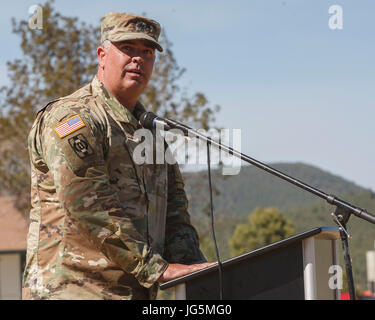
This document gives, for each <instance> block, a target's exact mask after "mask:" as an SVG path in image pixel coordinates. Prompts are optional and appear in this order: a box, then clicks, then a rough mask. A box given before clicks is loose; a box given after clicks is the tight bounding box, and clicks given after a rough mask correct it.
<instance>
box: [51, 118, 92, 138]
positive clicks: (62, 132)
mask: <svg viewBox="0 0 375 320" xmlns="http://www.w3.org/2000/svg"><path fill="white" fill-rule="evenodd" d="M84 126H86V125H85V123H84V122H83V121H82V119H81V117H80V116H79V115H76V116H74V117H72V118H69V119H68V120H66V121H64V122H62V123H60V124H59V125H58V126H57V127H55V132H56V133H57V135H58V136H59V137H60V138H64V137H66V136H67V135H69V134H71V133H72V132H74V131H77V130H78V129H81V128H83V127H84Z"/></svg>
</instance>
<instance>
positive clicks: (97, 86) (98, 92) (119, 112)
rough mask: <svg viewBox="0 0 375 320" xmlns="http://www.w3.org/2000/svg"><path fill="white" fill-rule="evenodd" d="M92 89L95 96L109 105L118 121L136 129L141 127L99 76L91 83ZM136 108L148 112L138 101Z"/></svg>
mask: <svg viewBox="0 0 375 320" xmlns="http://www.w3.org/2000/svg"><path fill="white" fill-rule="evenodd" d="M91 88H92V93H93V95H94V96H99V97H100V98H101V99H102V100H103V101H104V102H105V103H106V104H107V106H108V107H109V108H110V109H111V111H112V113H113V116H114V117H115V119H116V120H117V121H120V122H127V123H130V124H132V125H133V126H134V127H136V128H137V127H139V123H138V120H137V119H136V118H135V117H134V115H133V113H132V112H130V111H129V110H128V108H126V107H124V106H123V105H122V104H121V103H120V102H119V101H118V100H117V99H116V97H115V96H114V95H113V94H112V93H111V92H110V91H109V90H108V89H107V88H106V87H105V86H104V84H103V83H102V82H101V81H100V80H99V79H98V77H97V76H95V77H94V79H93V80H92V81H91ZM134 108H135V109H140V110H141V111H142V112H146V109H145V107H144V106H143V105H142V104H141V103H140V102H139V101H137V104H136V105H135V107H134Z"/></svg>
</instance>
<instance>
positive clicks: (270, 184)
mask: <svg viewBox="0 0 375 320" xmlns="http://www.w3.org/2000/svg"><path fill="white" fill-rule="evenodd" d="M270 166H271V167H273V168H275V169H277V170H279V171H281V172H284V173H286V174H289V175H291V176H292V177H294V178H297V179H299V180H301V181H303V182H305V183H307V184H309V185H311V186H313V187H315V188H318V189H320V190H321V191H324V192H326V193H331V194H334V195H337V196H340V195H343V194H356V193H358V192H361V191H363V190H365V189H364V188H362V187H360V186H357V185H356V184H354V183H352V182H349V181H347V180H345V179H343V178H341V177H338V176H336V175H333V174H331V173H329V172H326V171H323V170H321V169H319V168H316V167H313V166H311V165H307V164H303V163H274V164H270ZM184 178H185V185H186V192H187V194H188V198H189V200H190V212H191V213H192V215H194V216H196V217H200V216H201V214H202V210H203V207H204V205H205V204H206V203H207V201H208V200H209V189H208V178H207V172H206V171H201V172H194V173H184ZM212 181H213V182H212V183H213V184H214V185H215V186H216V188H217V189H218V190H219V192H220V195H217V196H214V201H215V215H216V216H218V217H219V216H226V217H228V216H233V215H234V216H236V217H246V216H247V215H248V214H249V213H250V212H252V211H253V210H254V208H256V207H259V206H260V207H264V206H274V207H277V208H279V209H280V210H282V209H288V208H295V207H297V206H301V205H305V204H308V203H312V202H314V201H316V200H317V199H318V198H316V197H315V196H313V195H311V194H310V193H308V192H306V191H304V190H301V189H299V188H298V187H296V186H294V185H292V184H290V183H288V182H286V181H283V180H281V179H279V178H277V177H275V176H272V175H271V174H269V173H267V172H265V171H262V170H261V169H259V168H256V167H254V166H243V167H242V168H241V171H240V174H239V175H235V176H222V175H220V173H219V172H218V171H217V170H216V171H213V180H212Z"/></svg>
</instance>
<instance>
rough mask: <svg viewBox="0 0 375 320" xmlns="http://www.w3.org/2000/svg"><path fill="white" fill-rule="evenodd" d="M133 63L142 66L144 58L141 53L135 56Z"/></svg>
mask: <svg viewBox="0 0 375 320" xmlns="http://www.w3.org/2000/svg"><path fill="white" fill-rule="evenodd" d="M132 62H133V63H138V64H142V63H143V62H144V60H143V58H142V56H141V55H140V54H139V53H137V54H135V55H134V56H133V57H132Z"/></svg>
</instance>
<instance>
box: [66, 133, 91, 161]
mask: <svg viewBox="0 0 375 320" xmlns="http://www.w3.org/2000/svg"><path fill="white" fill-rule="evenodd" d="M69 144H70V146H71V147H72V149H73V150H74V152H75V153H76V155H77V156H78V157H80V158H81V159H83V158H86V157H88V156H90V155H92V154H94V151H93V150H92V148H91V146H90V144H89V142H88V141H87V139H86V138H85V136H84V135H83V134H77V135H76V136H74V137H73V138H70V139H69Z"/></svg>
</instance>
